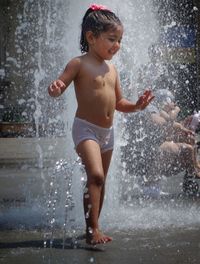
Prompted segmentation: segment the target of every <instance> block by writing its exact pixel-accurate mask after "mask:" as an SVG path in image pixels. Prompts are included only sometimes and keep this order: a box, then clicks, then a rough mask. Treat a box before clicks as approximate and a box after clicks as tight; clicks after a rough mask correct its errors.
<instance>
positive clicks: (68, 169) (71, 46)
mask: <svg viewBox="0 0 200 264" xmlns="http://www.w3.org/2000/svg"><path fill="white" fill-rule="evenodd" d="M20 3H21V9H20V10H19V14H18V16H17V19H18V21H17V23H18V26H17V28H16V40H15V42H16V43H15V45H16V49H17V50H18V54H17V55H16V56H15V58H16V61H15V63H16V64H15V65H14V66H15V70H16V71H17V72H18V73H17V74H19V72H21V75H22V79H23V80H22V79H21V82H22V83H23V84H21V86H24V87H25V86H26V87H28V89H29V92H28V93H27V95H26V98H20V96H19V98H18V103H19V104H20V105H21V104H22V103H25V101H26V104H27V105H26V107H28V108H30V112H29V110H25V111H24V116H25V117H28V116H29V114H30V113H32V118H33V120H34V123H35V127H36V134H35V137H36V138H38V141H37V146H36V150H37V152H38V164H37V166H36V167H37V169H35V168H34V169H32V170H34V174H37V176H38V177H36V179H38V178H39V182H42V184H41V185H40V190H41V193H40V194H39V195H38V196H37V197H34V195H32V194H31V193H30V192H29V195H30V199H28V202H27V203H25V206H24V207H22V209H23V210H21V208H14V209H12V212H11V211H9V212H7V211H4V215H3V216H2V219H3V220H1V221H2V222H3V223H4V224H5V222H6V221H8V222H9V221H10V224H11V226H14V225H17V223H18V224H19V226H20V225H21V226H23V225H24V226H25V227H26V225H29V224H30V225H33V226H37V227H38V226H40V225H42V226H43V227H44V229H45V230H46V233H45V234H46V238H45V240H44V241H46V239H49V238H50V239H51V240H52V239H53V238H54V231H55V230H56V228H57V227H61V229H62V230H63V232H64V233H65V232H66V230H67V232H72V233H73V231H74V230H76V229H82V228H84V216H83V209H82V192H83V191H84V189H83V186H84V181H85V175H84V173H83V170H82V167H81V165H80V161H79V160H78V159H77V155H76V153H75V151H74V148H73V143H72V139H71V126H72V122H73V117H74V112H75V109H76V101H75V96H74V91H73V86H72V85H71V86H70V88H69V89H68V90H67V91H66V93H65V94H64V95H63V96H62V97H61V98H59V99H52V98H49V97H48V94H47V86H48V84H49V83H50V82H51V81H52V80H53V79H55V78H56V77H57V76H58V75H59V74H60V72H61V71H62V70H63V68H64V66H65V64H66V63H67V61H68V60H69V59H70V58H72V57H74V56H77V55H78V54H80V51H79V35H80V24H81V19H82V17H83V15H84V12H85V10H86V9H87V7H88V6H89V4H90V3H91V2H90V1H88V0H85V1H70V0H67V1H66V0H65V1H64V0H57V1H53V0H44V1H42V2H41V3H39V2H38V3H36V2H35V1H32V0H27V1H24V2H23V1H21V2H20ZM101 4H105V5H108V2H107V1H105V0H102V1H101ZM109 8H110V9H112V10H113V11H114V12H115V13H116V14H117V15H118V16H119V17H120V18H121V20H122V22H123V24H124V28H125V32H124V37H123V41H122V48H121V51H120V52H119V54H118V55H117V56H116V57H115V58H114V59H113V61H114V63H115V64H116V67H117V68H118V71H119V74H120V77H121V82H122V89H123V93H124V95H125V96H126V97H128V98H129V99H132V100H135V99H136V98H137V95H138V92H140V87H141V86H140V82H139V75H138V72H139V69H140V68H141V67H142V66H143V65H144V64H147V63H148V62H149V56H148V48H149V46H150V45H151V44H153V43H155V42H156V41H157V39H158V37H159V24H158V21H157V19H156V7H155V6H153V4H152V1H151V0H146V1H140V0H124V1H123V4H122V1H120V0H111V1H109ZM10 61H11V59H10ZM143 88H145V87H143ZM22 99H23V100H24V101H23V100H22ZM30 116H31V115H30ZM30 116H29V118H31V117H30ZM126 122H127V118H126V115H124V114H119V113H116V115H115V122H114V126H115V128H116V143H115V151H114V156H113V160H112V165H111V168H110V172H109V177H108V185H107V191H106V192H107V193H106V199H105V206H104V208H103V211H102V218H101V224H102V226H103V227H104V228H107V229H115V230H123V229H149V228H150V229H151V228H164V227H166V226H167V227H169V226H191V225H196V224H198V223H199V217H200V213H199V208H198V204H197V203H191V202H190V201H189V202H188V203H186V204H185V203H184V202H183V201H182V200H179V201H177V200H176V199H174V198H172V199H169V200H166V201H162V202H155V201H153V202H152V201H151V202H150V201H144V200H142V199H136V200H131V199H130V200H126V202H124V201H122V200H121V197H122V193H121V192H122V191H123V188H122V186H121V185H122V184H123V181H121V179H124V182H126V180H130V179H129V178H128V177H129V175H128V174H127V173H126V171H125V169H124V164H123V162H122V161H121V150H122V147H123V146H124V145H125V144H126V143H127V140H128V138H126V135H125V132H124V129H125V123H126ZM42 136H43V137H49V138H50V137H51V138H52V143H51V146H49V151H51V149H52V147H53V146H54V140H55V138H56V137H62V138H65V142H66V144H65V145H64V146H62V147H63V148H66V156H65V157H63V159H62V160H55V162H54V163H51V166H50V167H48V168H47V167H45V165H44V155H43V152H42V144H43V143H42V140H41V138H42ZM28 170H29V172H30V171H31V168H30V167H28ZM169 181H170V180H169ZM173 181H174V182H176V183H175V185H176V187H177V188H179V187H180V181H179V179H176V180H173ZM27 184H28V186H26V187H25V189H26V190H27V189H28V187H31V184H32V182H31V180H30V181H29V182H28V183H27ZM164 184H165V185H168V184H167V183H166V182H164ZM172 185H173V184H172ZM41 186H42V187H41ZM30 211H31V214H30ZM186 211H187V214H186ZM34 213H35V214H36V215H37V216H38V218H37V223H36V221H35V218H33V219H31V216H33V215H34ZM12 218H15V220H14V221H13V222H12V220H11V219H12ZM38 219H39V221H38ZM46 226H47V227H46Z"/></svg>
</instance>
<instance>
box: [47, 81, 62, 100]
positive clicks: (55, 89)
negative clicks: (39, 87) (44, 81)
mask: <svg viewBox="0 0 200 264" xmlns="http://www.w3.org/2000/svg"><path fill="white" fill-rule="evenodd" d="M65 88H66V85H65V83H64V82H63V81H61V80H59V79H58V80H55V81H53V82H52V83H51V84H50V86H49V87H48V92H49V95H50V96H52V97H58V96H60V95H61V94H62V92H63V90H64V89H65Z"/></svg>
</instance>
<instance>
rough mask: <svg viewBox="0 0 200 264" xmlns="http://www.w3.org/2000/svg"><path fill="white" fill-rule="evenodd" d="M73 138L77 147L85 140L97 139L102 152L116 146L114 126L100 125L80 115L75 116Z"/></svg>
mask: <svg viewBox="0 0 200 264" xmlns="http://www.w3.org/2000/svg"><path fill="white" fill-rule="evenodd" d="M72 138H73V141H74V144H75V147H77V146H78V144H79V143H80V142H82V141H84V140H88V139H89V140H94V141H96V142H97V143H98V144H99V146H100V149H101V153H104V152H106V151H108V150H112V149H113V147H114V129H113V127H110V128H104V127H100V126H97V125H94V124H92V123H90V122H88V121H86V120H83V119H80V118H78V117H75V118H74V123H73V127H72Z"/></svg>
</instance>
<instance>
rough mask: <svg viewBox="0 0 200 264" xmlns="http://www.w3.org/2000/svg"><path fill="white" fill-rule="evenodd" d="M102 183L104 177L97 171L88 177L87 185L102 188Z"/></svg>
mask: <svg viewBox="0 0 200 264" xmlns="http://www.w3.org/2000/svg"><path fill="white" fill-rule="evenodd" d="M104 182H105V177H104V175H103V173H101V172H98V171H96V172H93V173H92V174H91V175H90V177H89V181H88V183H89V184H95V185H98V186H103V185H104Z"/></svg>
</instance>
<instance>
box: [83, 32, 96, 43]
mask: <svg viewBox="0 0 200 264" xmlns="http://www.w3.org/2000/svg"><path fill="white" fill-rule="evenodd" d="M85 37H86V40H87V42H88V44H90V45H93V44H94V43H95V36H94V34H93V32H92V31H87V32H86V35H85Z"/></svg>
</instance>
